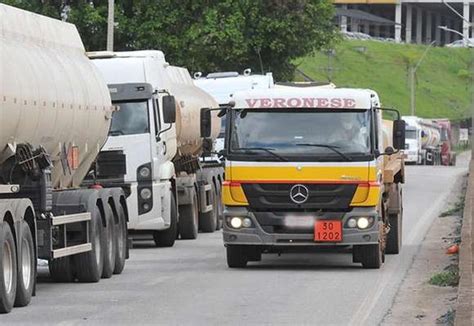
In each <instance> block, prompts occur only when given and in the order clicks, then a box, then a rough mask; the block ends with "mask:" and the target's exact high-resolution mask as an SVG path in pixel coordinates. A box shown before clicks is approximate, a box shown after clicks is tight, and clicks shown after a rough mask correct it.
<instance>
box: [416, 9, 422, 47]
mask: <svg viewBox="0 0 474 326" xmlns="http://www.w3.org/2000/svg"><path fill="white" fill-rule="evenodd" d="M422 23H423V11H421V9H420V8H416V43H417V44H421V43H422V42H423V29H422V26H423V25H422Z"/></svg>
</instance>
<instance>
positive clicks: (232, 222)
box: [230, 217, 242, 229]
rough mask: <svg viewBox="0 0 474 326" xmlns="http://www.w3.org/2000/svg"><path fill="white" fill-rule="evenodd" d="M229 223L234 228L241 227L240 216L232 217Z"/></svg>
mask: <svg viewBox="0 0 474 326" xmlns="http://www.w3.org/2000/svg"><path fill="white" fill-rule="evenodd" d="M230 225H231V226H232V227H233V228H234V229H240V228H241V227H242V219H241V218H240V217H233V218H232V219H231V220H230Z"/></svg>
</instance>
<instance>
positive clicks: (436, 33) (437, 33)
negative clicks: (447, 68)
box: [435, 13, 441, 45]
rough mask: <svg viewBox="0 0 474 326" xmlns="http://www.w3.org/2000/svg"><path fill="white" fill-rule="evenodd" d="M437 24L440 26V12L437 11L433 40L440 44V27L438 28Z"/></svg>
mask: <svg viewBox="0 0 474 326" xmlns="http://www.w3.org/2000/svg"><path fill="white" fill-rule="evenodd" d="M438 26H441V14H440V13H437V14H436V16H435V40H436V44H438V45H441V29H439V28H438Z"/></svg>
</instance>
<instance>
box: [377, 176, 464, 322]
mask: <svg viewBox="0 0 474 326" xmlns="http://www.w3.org/2000/svg"><path fill="white" fill-rule="evenodd" d="M466 181H467V176H465V177H463V178H462V179H461V180H459V181H458V183H457V185H456V187H455V189H456V190H455V191H453V193H452V195H451V198H450V199H449V200H448V202H447V204H446V206H445V209H444V210H445V211H446V212H449V211H450V210H452V208H453V207H455V206H456V204H457V203H459V199H460V197H461V196H462V195H463V193H464V192H463V191H464V189H465V186H466ZM449 213H450V214H448V215H447V216H444V217H439V218H437V219H436V220H435V221H434V223H433V225H432V226H431V228H430V230H429V232H428V234H427V235H426V237H425V239H424V241H423V244H422V245H421V248H420V251H419V252H418V254H417V256H416V257H415V260H414V262H413V265H412V267H411V268H410V270H409V271H408V273H407V276H406V277H405V279H404V281H403V283H402V285H401V286H400V288H399V290H398V292H397V295H396V296H395V300H394V303H393V305H392V308H391V309H390V310H389V312H388V313H387V315H386V316H385V318H384V320H383V322H382V323H381V324H382V325H452V322H453V320H454V315H453V309H454V307H455V305H456V298H457V287H453V286H445V287H441V286H436V285H431V284H430V283H429V281H430V278H431V277H432V276H433V275H435V274H437V273H440V272H445V271H446V269H447V268H449V266H451V267H452V265H457V264H458V255H457V254H453V255H448V254H446V251H447V249H448V247H450V246H451V245H452V244H454V243H456V242H457V241H459V238H460V230H461V216H462V212H461V213H459V212H455V213H454V212H449Z"/></svg>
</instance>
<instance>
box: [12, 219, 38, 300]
mask: <svg viewBox="0 0 474 326" xmlns="http://www.w3.org/2000/svg"><path fill="white" fill-rule="evenodd" d="M18 263H19V265H18V278H17V279H18V281H17V287H16V298H15V307H25V306H27V305H28V304H29V303H30V301H31V295H32V294H33V288H34V284H35V274H36V273H35V266H36V259H35V247H34V244H33V236H32V235H31V230H30V227H29V225H28V223H26V222H25V221H22V222H21V252H20V253H19V254H18Z"/></svg>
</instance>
